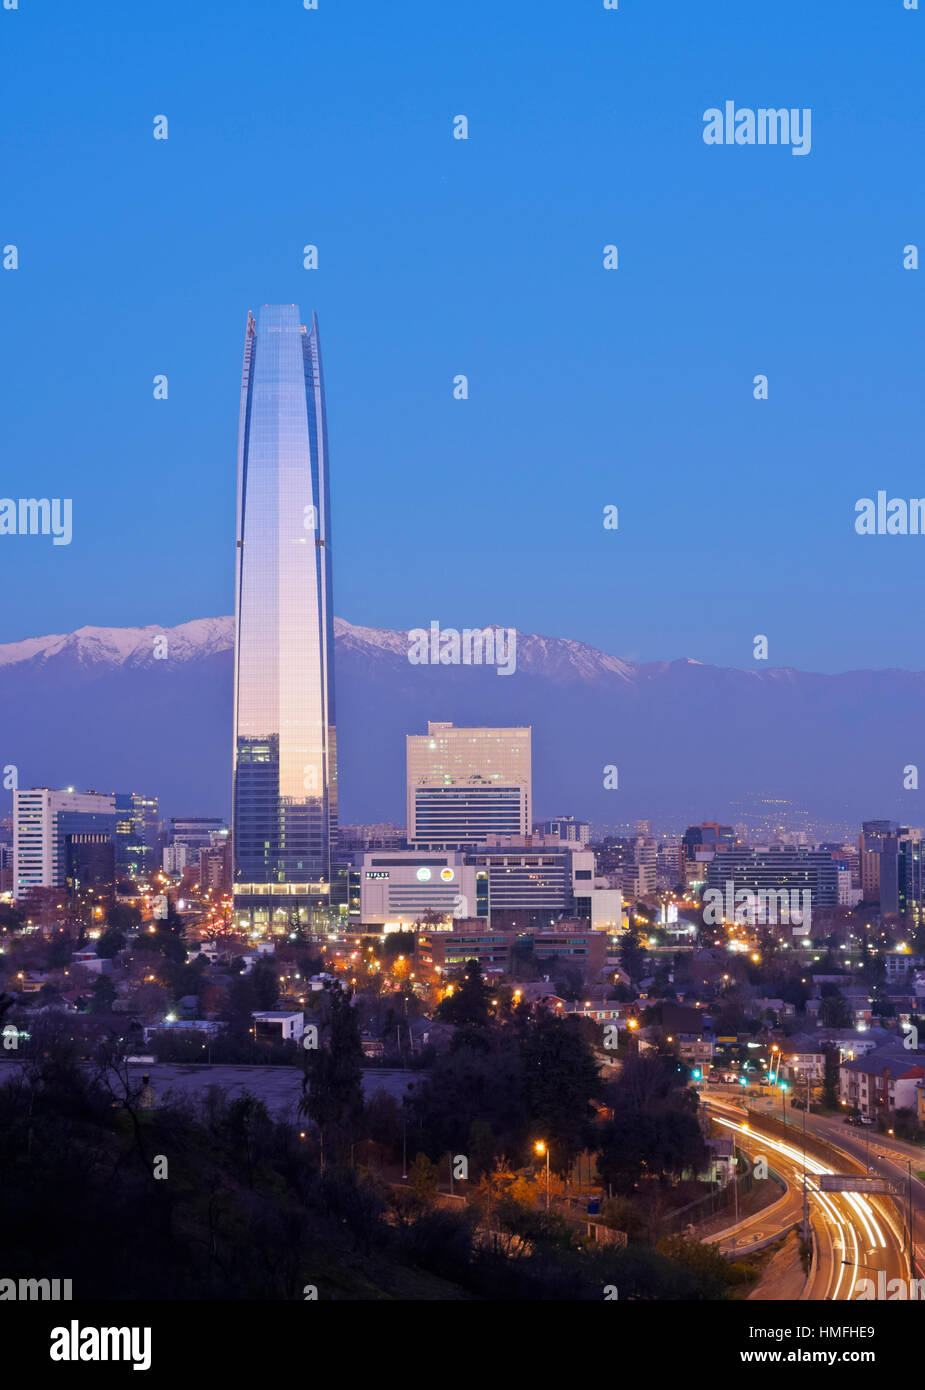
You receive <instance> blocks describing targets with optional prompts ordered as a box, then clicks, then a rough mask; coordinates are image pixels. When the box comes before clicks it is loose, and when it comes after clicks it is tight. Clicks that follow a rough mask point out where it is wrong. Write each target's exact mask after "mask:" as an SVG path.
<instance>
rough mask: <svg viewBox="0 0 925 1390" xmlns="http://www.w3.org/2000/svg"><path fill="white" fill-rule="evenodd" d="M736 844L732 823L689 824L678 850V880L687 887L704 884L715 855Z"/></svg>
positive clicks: (704, 822)
mask: <svg viewBox="0 0 925 1390" xmlns="http://www.w3.org/2000/svg"><path fill="white" fill-rule="evenodd" d="M734 844H735V831H734V830H733V828H732V826H731V825H720V824H719V822H718V821H703V822H702V823H701V824H700V825H689V826H688V828H687V829H686V830H685V832H684V834H683V835H682V837H681V845H680V848H679V850H678V882H679V883H680V884H682V885H683V886H684V887H685V888H686V887H688V886H693V885H696V884H702V883H703V882H704V881H705V879H706V871H707V865H708V864H709V863H710V861H711V860H712V859H713V857H714V855H715V854H717V852H725V851H726V850H728V849H731V848H732V846H733V845H734Z"/></svg>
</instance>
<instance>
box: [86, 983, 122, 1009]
mask: <svg viewBox="0 0 925 1390" xmlns="http://www.w3.org/2000/svg"><path fill="white" fill-rule="evenodd" d="M115 999H116V987H115V985H114V984H113V982H112V980H111V979H110V978H109V976H108V975H101V976H100V977H99V979H98V980H97V981H96V983H95V984H94V986H93V990H92V992H91V996H90V1013H91V1014H110V1013H112V1006H113V1004H114V1003H115Z"/></svg>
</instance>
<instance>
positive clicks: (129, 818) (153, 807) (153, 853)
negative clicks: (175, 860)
mask: <svg viewBox="0 0 925 1390" xmlns="http://www.w3.org/2000/svg"><path fill="white" fill-rule="evenodd" d="M115 806H116V832H115V863H116V872H117V874H118V875H119V876H120V877H123V878H129V879H133V880H137V879H143V878H146V877H147V876H148V875H149V874H152V873H154V872H156V870H157V867H158V864H157V858H158V856H157V834H158V804H157V797H156V796H142V795H140V794H139V793H137V792H116V794H115Z"/></svg>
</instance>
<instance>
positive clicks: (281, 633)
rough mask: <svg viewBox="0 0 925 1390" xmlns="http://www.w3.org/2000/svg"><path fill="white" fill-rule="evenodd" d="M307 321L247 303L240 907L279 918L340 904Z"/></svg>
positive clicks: (322, 442) (312, 346) (323, 520)
mask: <svg viewBox="0 0 925 1390" xmlns="http://www.w3.org/2000/svg"><path fill="white" fill-rule="evenodd" d="M299 320H300V313H299V309H298V306H297V305H295V304H284V305H280V304H265V305H264V307H263V308H262V309H261V311H260V319H259V321H257V320H255V318H254V316H253V314H250V313H249V314H248V317H247V330H246V335H245V342H244V371H243V377H242V383H241V412H240V421H239V430H238V524H237V569H236V578H235V676H234V725H235V735H234V738H235V742H234V791H233V806H234V821H233V827H232V832H233V850H234V897H235V910H236V915H237V919H238V921H239V922H243V921H248V922H250V923H252V924H254V925H259V926H262V927H265V928H278V929H285V928H286V926H287V925H294V924H297V923H302V922H304V923H308V922H309V921H310V918H311V913H312V909H313V908H326V907H327V906H328V905H329V902H330V895H331V882H332V850H333V849H334V848H335V846H336V836H337V747H336V735H335V717H334V669H333V662H334V616H333V607H332V594H331V511H330V492H329V479H328V432H327V421H326V417H325V403H324V379H323V375H322V369H321V347H320V342H319V335H318V321H317V318H316V317H315V315H314V314H313V315H312V321H311V327H310V328H306V326H305V325H304V324H302V323H300V321H299Z"/></svg>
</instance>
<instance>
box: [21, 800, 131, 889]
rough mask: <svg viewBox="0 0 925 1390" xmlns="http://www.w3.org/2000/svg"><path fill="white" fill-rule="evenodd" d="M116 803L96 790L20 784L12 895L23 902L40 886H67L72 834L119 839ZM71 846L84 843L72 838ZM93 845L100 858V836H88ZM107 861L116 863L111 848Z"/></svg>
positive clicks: (97, 858) (95, 855)
mask: <svg viewBox="0 0 925 1390" xmlns="http://www.w3.org/2000/svg"><path fill="white" fill-rule="evenodd" d="M115 828H116V804H115V797H114V796H103V795H100V794H99V793H98V792H78V791H74V789H73V788H72V787H70V788H67V789H62V790H56V789H55V788H52V787H31V788H29V789H28V790H27V789H25V788H21V789H19V790H17V791H14V792H13V897H14V899H15V900H16V901H20V900H21V899H22V898H25V897H27V896H28V895H29V892H30V890H32V889H36V888H66V887H67V879H68V871H69V863H68V855H69V849H68V843H69V837H72V836H78V835H81V836H86V835H91V834H94V833H96V834H98V835H102V836H103V837H104V838H106V839H108V840H109V841H113V840H114V839H115ZM71 843H72V844H74V845H77V844H80V843H81V841H77V840H72V841H71ZM82 843H83V844H84V846H86V847H89V846H91V845H92V846H94V858H95V859H96V862H97V864H98V863H99V862H100V858H101V856H100V853H99V844H100V842H99V841H98V840H96V841H94V840H85V841H83V842H82ZM109 863H110V864H111V863H112V855H111V852H110V856H109Z"/></svg>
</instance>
